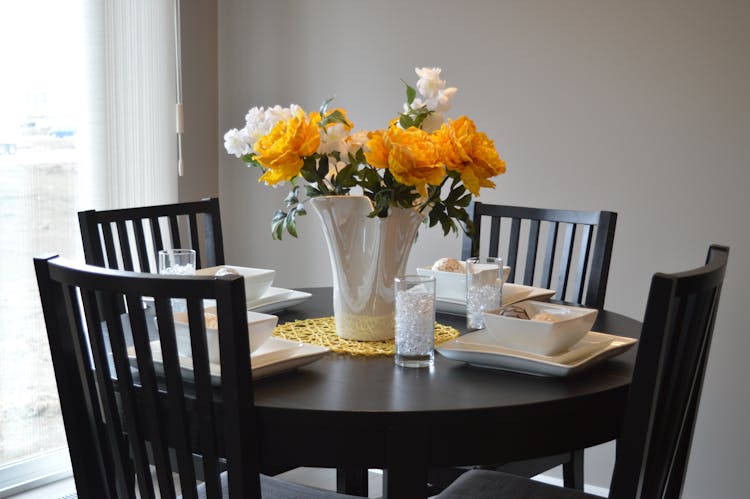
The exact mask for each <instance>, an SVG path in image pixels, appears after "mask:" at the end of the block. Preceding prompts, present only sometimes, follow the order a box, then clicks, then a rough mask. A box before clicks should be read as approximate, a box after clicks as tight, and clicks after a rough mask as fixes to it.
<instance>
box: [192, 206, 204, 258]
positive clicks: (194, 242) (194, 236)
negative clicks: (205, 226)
mask: <svg viewBox="0 0 750 499" xmlns="http://www.w3.org/2000/svg"><path fill="white" fill-rule="evenodd" d="M188 223H189V224H190V225H189V227H190V230H189V233H190V247H191V248H193V249H194V250H195V260H196V261H198V262H200V261H202V260H203V259H202V258H201V244H200V236H199V234H198V220H197V218H196V216H195V213H189V214H188Z"/></svg>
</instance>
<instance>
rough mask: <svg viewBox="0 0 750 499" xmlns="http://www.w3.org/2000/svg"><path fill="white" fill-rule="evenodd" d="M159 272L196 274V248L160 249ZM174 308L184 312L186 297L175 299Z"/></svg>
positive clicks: (176, 310) (166, 273) (173, 301)
mask: <svg viewBox="0 0 750 499" xmlns="http://www.w3.org/2000/svg"><path fill="white" fill-rule="evenodd" d="M159 273H160V274H165V275H195V250H191V249H182V248H176V249H164V250H159ZM172 310H173V311H174V312H184V311H186V310H187V303H186V302H185V300H184V299H181V298H180V299H173V300H172Z"/></svg>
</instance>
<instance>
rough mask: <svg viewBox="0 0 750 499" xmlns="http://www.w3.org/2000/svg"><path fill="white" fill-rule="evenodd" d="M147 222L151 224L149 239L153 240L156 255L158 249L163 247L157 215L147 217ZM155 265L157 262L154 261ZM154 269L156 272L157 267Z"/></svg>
mask: <svg viewBox="0 0 750 499" xmlns="http://www.w3.org/2000/svg"><path fill="white" fill-rule="evenodd" d="M148 220H149V224H150V225H151V240H152V242H153V246H154V255H158V254H159V251H161V250H163V249H164V242H163V241H162V238H161V228H160V225H159V218H158V217H155V216H153V217H149V219H148ZM156 265H159V262H158V261H157V262H156ZM156 271H157V272H158V271H159V269H158V268H157V269H156Z"/></svg>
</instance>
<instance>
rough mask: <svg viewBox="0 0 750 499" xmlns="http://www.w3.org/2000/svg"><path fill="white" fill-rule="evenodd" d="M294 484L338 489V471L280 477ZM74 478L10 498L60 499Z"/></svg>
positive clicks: (375, 483) (377, 490) (376, 477)
mask: <svg viewBox="0 0 750 499" xmlns="http://www.w3.org/2000/svg"><path fill="white" fill-rule="evenodd" d="M278 477H279V478H284V479H286V480H290V481H292V482H297V483H302V484H305V485H310V486H312V487H318V488H321V489H329V490H335V489H336V470H334V469H322V468H297V469H294V470H291V471H287V472H286V473H282V474H281V475H278ZM382 478H383V475H382V473H381V472H380V470H371V471H370V476H369V496H370V497H379V496H381V495H382ZM75 490H76V488H75V483H74V482H73V478H68V479H65V480H60V481H59V482H54V483H51V484H49V485H45V486H44V487H40V488H37V489H34V490H30V491H28V492H23V493H21V494H16V495H14V496H10V497H11V498H12V499H58V498H61V497H65V496H67V495H69V494H73V493H75Z"/></svg>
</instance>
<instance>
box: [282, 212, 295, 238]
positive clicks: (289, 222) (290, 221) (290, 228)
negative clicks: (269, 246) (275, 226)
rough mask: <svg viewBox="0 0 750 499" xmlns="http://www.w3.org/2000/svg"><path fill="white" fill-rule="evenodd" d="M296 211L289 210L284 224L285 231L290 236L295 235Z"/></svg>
mask: <svg viewBox="0 0 750 499" xmlns="http://www.w3.org/2000/svg"><path fill="white" fill-rule="evenodd" d="M296 217H297V212H296V211H290V212H289V215H288V216H287V217H286V222H285V223H284V225H285V226H286V231H287V232H288V233H289V234H290V235H291V236H292V237H297V221H296Z"/></svg>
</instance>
